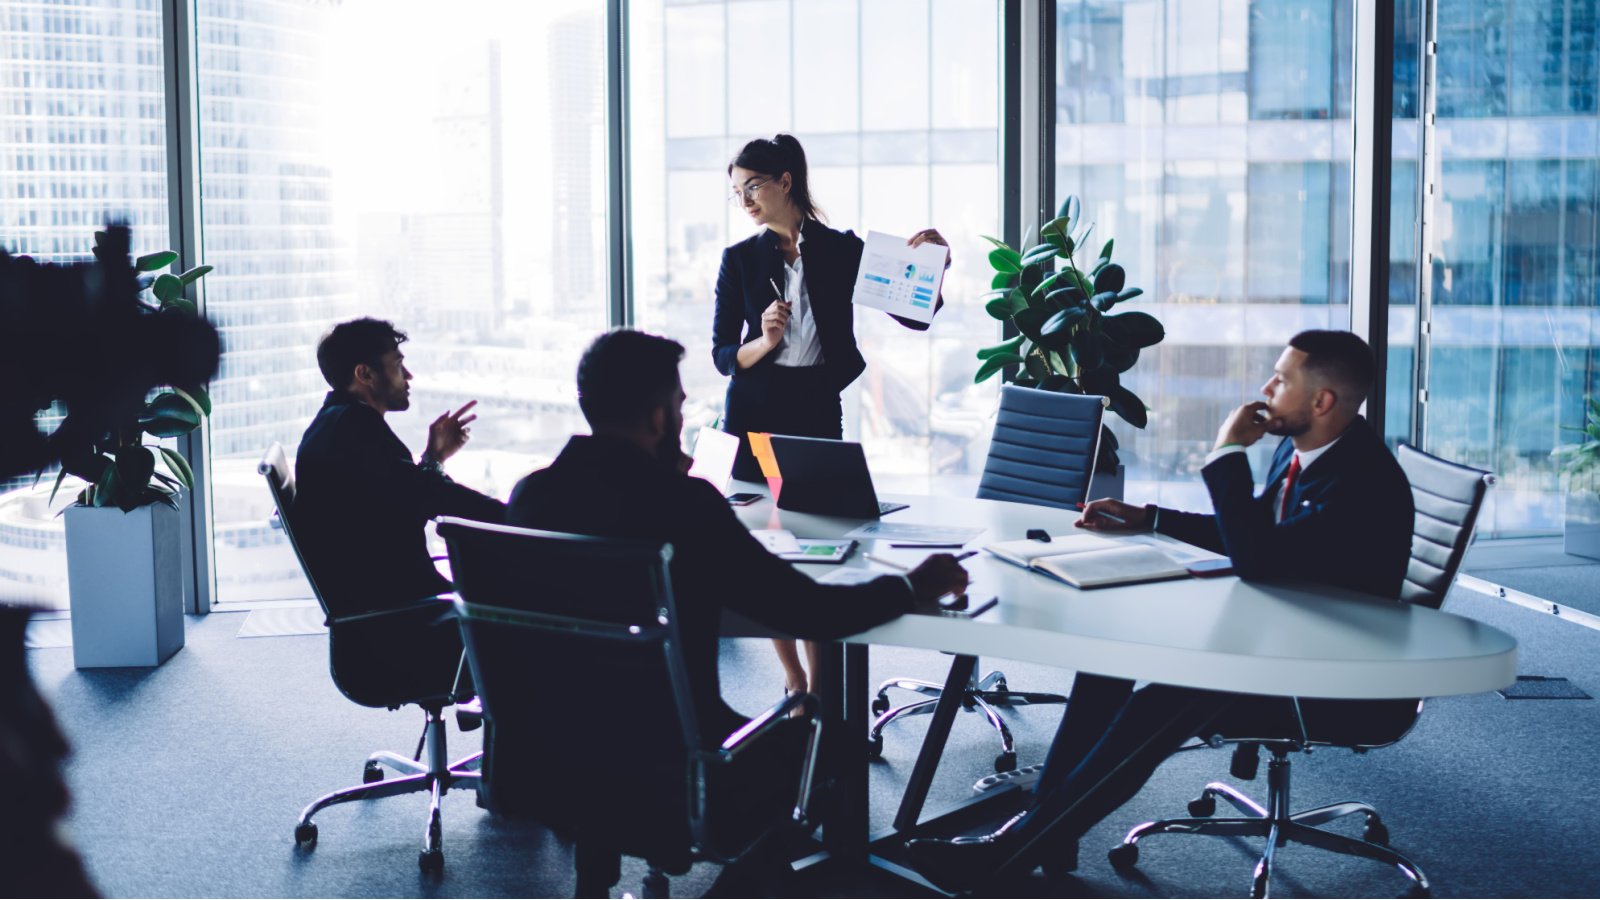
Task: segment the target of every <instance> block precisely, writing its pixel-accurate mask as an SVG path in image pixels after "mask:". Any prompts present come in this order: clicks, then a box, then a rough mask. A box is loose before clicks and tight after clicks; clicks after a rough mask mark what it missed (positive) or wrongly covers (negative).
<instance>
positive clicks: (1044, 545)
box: [983, 534, 1189, 589]
mask: <svg viewBox="0 0 1600 900" xmlns="http://www.w3.org/2000/svg"><path fill="white" fill-rule="evenodd" d="M983 549H985V550H987V551H989V552H990V553H992V554H994V555H995V556H998V557H999V558H1001V559H1003V560H1005V561H1006V562H1009V563H1014V564H1016V565H1019V566H1024V567H1026V568H1029V569H1033V570H1034V571H1036V572H1042V573H1044V574H1046V575H1049V576H1051V577H1053V578H1057V579H1059V580H1061V581H1065V582H1066V583H1067V584H1070V585H1072V586H1073V587H1075V588H1080V589H1081V588H1096V587H1109V586H1111V585H1115V584H1135V583H1138V582H1142V581H1162V580H1165V579H1168V578H1186V577H1188V575H1189V570H1188V569H1187V568H1186V567H1185V566H1183V565H1182V564H1180V563H1177V562H1175V561H1173V559H1172V557H1170V556H1168V555H1167V554H1165V553H1163V552H1162V551H1160V550H1157V549H1156V548H1155V547H1152V546H1149V545H1147V544H1129V543H1124V542H1121V541H1113V540H1107V539H1106V538H1102V537H1096V536H1095V535H1092V534H1079V535H1072V536H1070V537H1060V538H1056V539H1055V540H1052V541H1048V542H1046V541H1032V540H1022V541H1006V542H1004V543H999V544H990V545H989V546H987V547H985V548H983Z"/></svg>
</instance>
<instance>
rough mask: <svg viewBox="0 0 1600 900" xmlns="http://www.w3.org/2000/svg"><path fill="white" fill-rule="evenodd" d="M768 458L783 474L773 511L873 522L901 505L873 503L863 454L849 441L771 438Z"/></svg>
mask: <svg viewBox="0 0 1600 900" xmlns="http://www.w3.org/2000/svg"><path fill="white" fill-rule="evenodd" d="M772 455H773V456H774V457H775V458H776V459H777V462H778V471H779V472H781V473H782V474H783V490H782V491H781V492H780V493H779V494H778V508H779V509H787V510H793V511H794V512H805V513H817V514H819V515H824V516H850V517H852V518H857V519H876V518H878V517H879V516H885V515H888V514H889V513H892V512H894V511H895V510H899V509H905V508H906V506H907V504H905V503H879V502H878V493H877V492H876V491H874V490H873V489H872V475H871V473H869V472H868V471H867V455H866V454H865V453H863V452H861V445H860V444H857V443H855V442H854V441H835V440H829V439H828V438H808V437H790V436H789V435H783V434H775V435H773V436H772Z"/></svg>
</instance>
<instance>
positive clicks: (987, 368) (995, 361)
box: [972, 353, 1022, 384]
mask: <svg viewBox="0 0 1600 900" xmlns="http://www.w3.org/2000/svg"><path fill="white" fill-rule="evenodd" d="M1021 362H1022V357H1020V356H1018V355H1017V354H1015V353H999V354H996V355H994V356H991V357H989V358H988V359H986V360H984V361H983V365H981V366H979V367H978V374H976V375H974V376H972V383H973V384H981V383H982V382H985V381H988V380H989V379H991V378H993V377H994V376H995V375H996V374H998V373H999V372H1000V370H1001V369H1004V368H1005V367H1006V366H1014V365H1017V364H1019V363H1021Z"/></svg>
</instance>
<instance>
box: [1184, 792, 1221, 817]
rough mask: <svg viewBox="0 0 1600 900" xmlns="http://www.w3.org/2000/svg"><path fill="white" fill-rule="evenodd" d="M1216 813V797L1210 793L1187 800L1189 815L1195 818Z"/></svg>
mask: <svg viewBox="0 0 1600 900" xmlns="http://www.w3.org/2000/svg"><path fill="white" fill-rule="evenodd" d="M1216 814H1217V798H1215V797H1213V796H1211V795H1210V794H1202V795H1201V796H1199V797H1196V798H1195V799H1193V800H1190V801H1189V815H1191V816H1193V817H1194V818H1196V819H1204V818H1208V817H1210V816H1214V815H1216Z"/></svg>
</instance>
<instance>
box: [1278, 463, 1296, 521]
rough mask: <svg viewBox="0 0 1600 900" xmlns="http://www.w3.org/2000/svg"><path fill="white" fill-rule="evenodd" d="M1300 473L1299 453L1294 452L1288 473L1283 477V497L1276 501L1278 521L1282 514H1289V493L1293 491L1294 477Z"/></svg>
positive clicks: (1280, 519)
mask: <svg viewBox="0 0 1600 900" xmlns="http://www.w3.org/2000/svg"><path fill="white" fill-rule="evenodd" d="M1299 474H1300V454H1298V453H1296V454H1295V455H1294V459H1293V460H1291V461H1290V462H1289V474H1288V475H1285V476H1284V477H1283V499H1282V500H1280V501H1278V521H1279V522H1282V521H1283V518H1284V516H1287V515H1288V514H1289V494H1290V493H1291V492H1293V491H1294V480H1295V477H1296V476H1298V475H1299Z"/></svg>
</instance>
